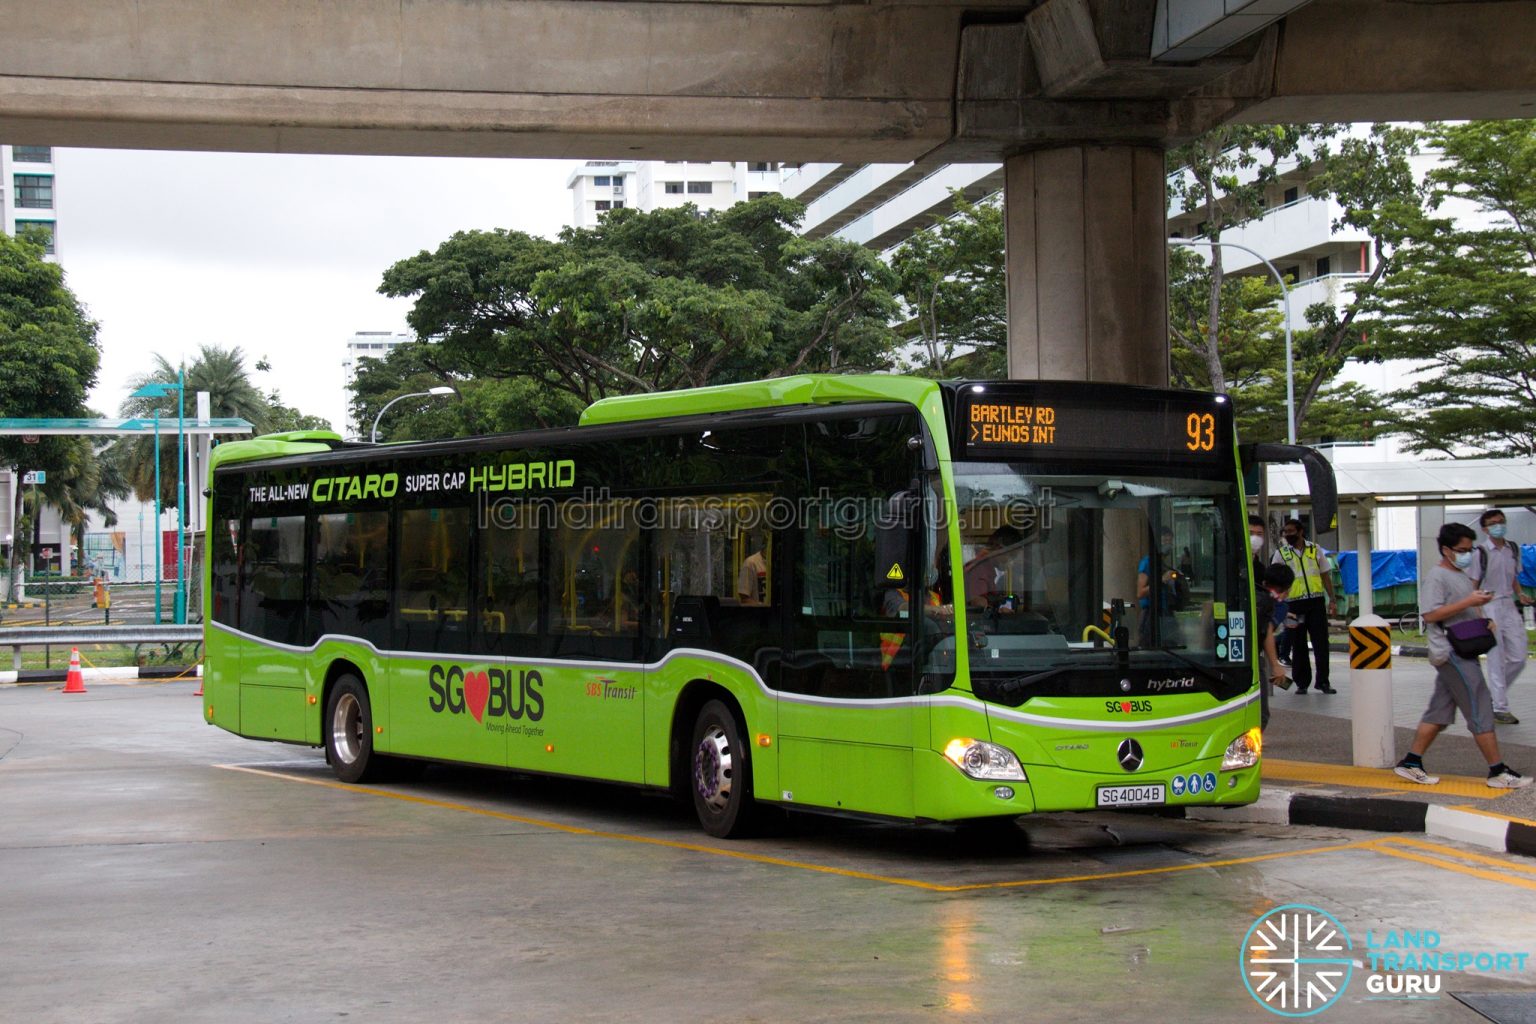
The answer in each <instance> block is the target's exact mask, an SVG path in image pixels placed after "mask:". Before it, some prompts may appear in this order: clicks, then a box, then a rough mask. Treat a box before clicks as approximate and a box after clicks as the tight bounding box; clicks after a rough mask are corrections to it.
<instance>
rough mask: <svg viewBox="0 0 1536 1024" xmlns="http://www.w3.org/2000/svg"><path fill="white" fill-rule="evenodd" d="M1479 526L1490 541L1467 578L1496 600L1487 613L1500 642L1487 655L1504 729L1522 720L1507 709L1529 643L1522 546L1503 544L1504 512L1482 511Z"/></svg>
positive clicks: (1497, 714)
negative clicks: (1521, 566) (1525, 614)
mask: <svg viewBox="0 0 1536 1024" xmlns="http://www.w3.org/2000/svg"><path fill="white" fill-rule="evenodd" d="M1477 525H1479V526H1481V527H1482V528H1483V532H1484V533H1486V534H1488V539H1487V540H1485V541H1483V542H1482V543H1481V544H1479V545H1478V546H1477V549H1476V550H1475V551H1474V552H1473V557H1472V567H1471V568H1469V569H1468V570H1467V575H1468V576H1470V577H1471V578H1472V582H1473V583H1475V584H1477V586H1478V589H1480V590H1486V591H1488V592H1489V593H1491V594H1493V600H1492V601H1489V602H1488V607H1487V608H1485V609H1483V611H1484V613H1485V614H1486V615H1487V616H1488V618H1490V619H1492V620H1493V632H1494V635H1495V636H1497V637H1498V638H1499V646H1497V647H1495V648H1494V649H1493V650H1491V651H1489V652H1488V692H1489V693H1490V694H1492V695H1493V720H1494V721H1495V722H1497V723H1499V724H1500V725H1519V724H1520V719H1518V718H1516V717H1515V716H1514V715H1513V714H1511V713H1510V710H1509V688H1510V686H1511V685H1513V684H1514V681H1515V679H1516V678H1517V677H1518V676H1519V675H1520V673H1521V672H1523V671H1525V655H1526V649H1527V647H1528V646H1529V644H1528V642H1527V639H1526V635H1525V616H1524V615H1523V614H1522V613H1521V609H1522V608H1524V607H1525V606H1526V605H1528V604H1530V603H1531V599H1530V598H1529V597H1527V596H1526V593H1525V590H1524V588H1523V587H1521V586H1520V545H1518V544H1511V543H1509V541H1507V540H1505V539H1504V533H1505V531H1506V530H1507V529H1508V526H1507V525H1506V523H1505V519H1504V512H1503V510H1501V509H1496V508H1491V509H1489V510H1488V511H1486V512H1484V513H1483V514H1482V515H1481V516H1479V517H1478V520H1477Z"/></svg>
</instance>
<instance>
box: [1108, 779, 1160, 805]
mask: <svg viewBox="0 0 1536 1024" xmlns="http://www.w3.org/2000/svg"><path fill="white" fill-rule="evenodd" d="M1167 802H1168V793H1167V787H1166V786H1164V785H1163V784H1162V783H1161V782H1153V783H1147V784H1144V785H1140V786H1100V787H1099V795H1098V805H1099V806H1100V807H1138V806H1140V807H1144V806H1146V805H1147V804H1165V803H1167Z"/></svg>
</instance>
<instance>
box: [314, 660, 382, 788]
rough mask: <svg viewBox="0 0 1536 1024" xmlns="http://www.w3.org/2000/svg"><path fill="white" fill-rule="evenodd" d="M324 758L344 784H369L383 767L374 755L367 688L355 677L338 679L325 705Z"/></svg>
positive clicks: (370, 709)
mask: <svg viewBox="0 0 1536 1024" xmlns="http://www.w3.org/2000/svg"><path fill="white" fill-rule="evenodd" d="M325 755H326V759H327V760H328V761H330V762H331V770H332V771H334V772H335V773H336V777H337V778H338V779H340V780H341V781H342V782H367V781H369V780H371V779H373V778H376V777H377V776H378V775H379V774H380V771H381V769H382V767H383V765H382V763H381V762H382V761H383V760H384V759H383V758H382V757H380V756H379V755H377V754H375V753H374V752H373V709H372V707H371V706H370V705H369V703H368V688H367V687H366V686H364V685H363V681H362V680H361V679H359V678H357V677H356V676H352V675H346V676H342V677H340V678H339V679H337V680H336V685H335V686H333V687H331V696H330V699H329V700H327V701H326V702H325Z"/></svg>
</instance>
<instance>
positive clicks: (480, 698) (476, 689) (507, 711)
mask: <svg viewBox="0 0 1536 1024" xmlns="http://www.w3.org/2000/svg"><path fill="white" fill-rule="evenodd" d="M427 688H428V689H430V690H431V691H432V692H431V694H429V695H428V697H427V707H429V708H431V709H432V710H433V711H437V712H443V711H446V712H448V713H449V714H452V715H462V714H463V713H464V712H466V711H468V712H469V713H470V715H471V716H472V717H473V718H474V720H475V721H477V722H483V721H484V720H485V719H486V717H487V716H489V717H491V718H503V717H505V718H510V719H512V720H513V721H518V720H520V719H523V718H526V719H528V721H530V722H537V721H538V720H539V719H541V718H543V717H544V677H543V676H541V675H539V671H538V669H519V670H517V671H516V672H510V671H506V670H503V669H499V668H492V669H481V670H480V671H469V672H466V671H465V670H464V669H462V668H460V667H459V666H458V665H449V666H447V667H446V668H445V667H444V666H442V665H433V666H432V667H431V668H430V669H428V670H427Z"/></svg>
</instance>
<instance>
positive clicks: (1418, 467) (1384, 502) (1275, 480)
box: [1267, 459, 1536, 615]
mask: <svg viewBox="0 0 1536 1024" xmlns="http://www.w3.org/2000/svg"><path fill="white" fill-rule="evenodd" d="M1334 476H1335V478H1336V480H1337V481H1338V491H1339V523H1338V541H1337V542H1336V543H1335V544H1331V545H1326V546H1328V547H1334V548H1337V549H1339V550H1348V549H1351V548H1353V549H1355V550H1356V551H1358V555H1357V565H1358V572H1359V576H1360V579H1359V589H1360V613H1361V614H1362V615H1371V614H1374V611H1375V609H1374V608H1373V606H1372V605H1373V602H1372V592H1373V589H1374V582H1373V580H1372V579H1371V551H1372V543H1373V540H1372V529H1373V527H1372V524H1373V521H1374V518H1375V513H1376V511H1377V510H1378V509H1391V508H1412V509H1415V510H1416V511H1417V518H1418V562H1419V571H1420V576H1422V573H1423V570H1424V569H1425V568H1426V567H1428V566H1432V565H1434V564H1435V563H1436V562H1438V561H1439V560H1440V555H1439V552H1438V550H1437V548H1436V544H1435V537H1436V535H1437V534H1438V533H1439V532H1440V527H1441V526H1442V525H1444V524H1445V522H1446V519H1447V516H1446V509H1447V508H1456V507H1472V508H1490V507H1502V508H1521V507H1526V506H1531V505H1536V461H1532V460H1530V459H1456V460H1446V461H1443V462H1440V461H1435V462H1429V461H1425V462H1406V461H1405V462H1362V463H1356V464H1348V463H1345V464H1342V465H1341V464H1338V463H1335V464H1334ZM1267 492H1268V500H1269V503H1270V505H1271V507H1272V508H1274V507H1276V506H1278V507H1279V508H1281V509H1284V508H1286V506H1288V505H1290V504H1292V503H1295V504H1296V505H1297V506H1298V507H1299V506H1302V505H1305V504H1306V503H1307V501H1308V497H1307V495H1308V491H1307V479H1306V475H1305V473H1304V472H1303V471H1302V468H1301V467H1300V466H1292V465H1275V466H1271V467H1269V480H1268V486H1267ZM1287 514H1288V515H1289V514H1291V513H1289V512H1287ZM1320 532H1321V531H1320Z"/></svg>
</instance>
